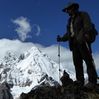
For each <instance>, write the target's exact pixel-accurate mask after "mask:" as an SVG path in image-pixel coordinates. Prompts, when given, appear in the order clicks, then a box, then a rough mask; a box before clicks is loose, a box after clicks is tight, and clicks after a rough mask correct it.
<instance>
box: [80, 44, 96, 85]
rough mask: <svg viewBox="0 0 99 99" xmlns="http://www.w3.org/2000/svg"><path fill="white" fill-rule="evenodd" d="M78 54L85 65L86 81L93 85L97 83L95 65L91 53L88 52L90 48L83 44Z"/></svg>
mask: <svg viewBox="0 0 99 99" xmlns="http://www.w3.org/2000/svg"><path fill="white" fill-rule="evenodd" d="M80 52H81V54H82V57H83V59H84V61H85V63H86V65H87V73H88V80H89V82H92V83H94V84H96V83H97V73H96V68H95V63H94V60H93V57H92V53H91V51H90V46H88V44H87V43H86V44H83V45H82V46H81V49H80Z"/></svg>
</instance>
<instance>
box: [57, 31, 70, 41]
mask: <svg viewBox="0 0 99 99" xmlns="http://www.w3.org/2000/svg"><path fill="white" fill-rule="evenodd" d="M68 40H69V35H68V33H65V34H64V35H63V36H62V37H60V36H58V37H57V41H58V42H66V41H68Z"/></svg>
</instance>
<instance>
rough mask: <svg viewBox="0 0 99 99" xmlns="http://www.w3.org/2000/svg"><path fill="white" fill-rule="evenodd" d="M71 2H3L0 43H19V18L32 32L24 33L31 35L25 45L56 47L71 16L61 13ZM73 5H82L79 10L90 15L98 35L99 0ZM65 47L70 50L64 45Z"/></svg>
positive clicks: (0, 1) (97, 49)
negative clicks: (2, 40)
mask: <svg viewBox="0 0 99 99" xmlns="http://www.w3.org/2000/svg"><path fill="white" fill-rule="evenodd" d="M70 1H73V0H0V39H1V38H8V39H19V35H18V33H17V32H18V31H17V30H16V29H18V26H17V25H19V24H20V23H19V20H20V18H23V20H25V21H27V22H28V23H29V25H30V27H31V29H30V31H29V30H28V31H27V30H26V31H25V32H29V33H28V37H27V38H25V40H24V42H33V43H39V44H42V45H44V46H50V45H53V44H57V42H56V36H57V35H58V34H59V35H63V34H64V33H65V31H66V24H67V19H68V15H67V14H65V13H63V12H62V9H63V8H64V6H65V5H66V4H67V3H68V2H70ZM74 1H75V2H78V3H79V4H80V10H82V11H87V12H88V13H89V14H90V17H91V19H92V21H93V23H95V25H96V28H97V30H98V31H99V24H98V23H99V21H98V20H99V11H98V9H99V0H74ZM16 20H18V21H16ZM23 32H24V31H23ZM38 32H39V33H38ZM98 42H99V37H97V40H96V42H95V43H94V44H93V51H94V52H99V46H98ZM62 45H63V46H66V47H67V46H68V45H66V44H65V43H62Z"/></svg>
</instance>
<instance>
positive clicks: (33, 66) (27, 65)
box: [0, 46, 72, 97]
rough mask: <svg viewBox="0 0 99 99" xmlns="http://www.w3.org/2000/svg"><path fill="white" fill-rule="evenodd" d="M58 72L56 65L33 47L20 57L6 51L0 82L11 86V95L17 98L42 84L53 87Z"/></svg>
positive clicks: (0, 69) (0, 64) (1, 65)
mask: <svg viewBox="0 0 99 99" xmlns="http://www.w3.org/2000/svg"><path fill="white" fill-rule="evenodd" d="M58 70H59V68H58V64H57V63H55V62H54V61H52V60H51V59H50V58H49V57H48V56H47V55H46V54H45V53H43V52H41V51H40V50H39V49H38V48H37V47H35V46H33V47H32V48H31V49H30V50H28V51H27V52H25V53H22V54H21V55H20V56H18V55H16V54H15V53H14V52H13V51H8V52H7V53H6V56H5V57H4V58H3V59H2V61H1V62H0V82H4V81H6V82H8V83H9V84H10V85H11V86H13V88H12V94H13V96H14V97H17V96H19V95H20V94H21V93H22V92H24V93H27V92H29V91H30V90H31V89H32V88H33V87H35V86H36V85H39V84H40V83H42V82H45V83H49V84H50V85H53V84H54V83H55V81H59V71H58ZM71 75H72V74H71Z"/></svg>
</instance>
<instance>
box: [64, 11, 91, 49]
mask: <svg viewBox="0 0 99 99" xmlns="http://www.w3.org/2000/svg"><path fill="white" fill-rule="evenodd" d="M71 20H73V31H74V36H73V37H71V34H72V33H71V32H70V24H71ZM91 28H92V22H91V19H90V17H89V15H88V13H86V12H80V11H79V12H78V13H76V15H75V17H74V18H73V19H72V17H70V18H69V20H68V24H67V33H65V34H64V35H63V37H62V41H69V47H70V50H72V47H73V45H74V44H75V43H78V44H82V43H83V42H84V41H85V40H86V38H85V35H87V33H88V31H90V30H91Z"/></svg>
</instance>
